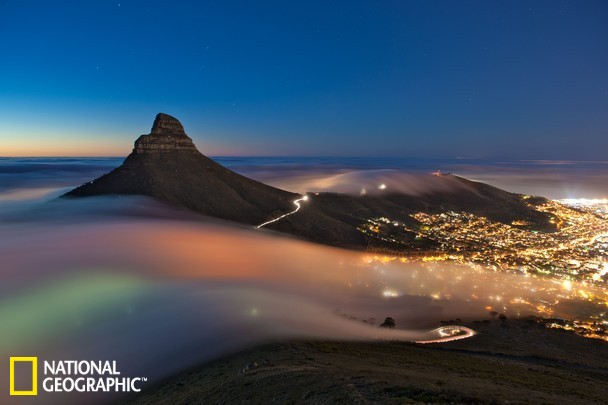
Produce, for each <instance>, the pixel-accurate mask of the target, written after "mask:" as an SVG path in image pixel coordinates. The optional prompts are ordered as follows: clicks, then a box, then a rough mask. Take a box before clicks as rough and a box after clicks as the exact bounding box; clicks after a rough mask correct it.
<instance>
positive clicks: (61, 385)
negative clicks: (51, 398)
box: [9, 357, 148, 395]
mask: <svg viewBox="0 0 608 405" xmlns="http://www.w3.org/2000/svg"><path fill="white" fill-rule="evenodd" d="M9 366H10V370H9V373H10V381H9V391H10V395H38V357H11V358H10V363H9ZM41 371H42V378H41V382H42V383H41V388H42V391H44V392H49V393H53V392H140V391H141V384H142V383H143V382H146V381H147V380H148V379H147V378H146V377H135V378H131V377H122V376H121V373H120V371H118V368H117V365H116V361H92V360H59V361H56V360H53V361H46V360H45V361H42V370H41ZM30 377H31V378H30Z"/></svg>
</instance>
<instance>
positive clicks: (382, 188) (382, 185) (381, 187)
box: [378, 184, 386, 190]
mask: <svg viewBox="0 0 608 405" xmlns="http://www.w3.org/2000/svg"><path fill="white" fill-rule="evenodd" d="M378 188H379V189H380V190H384V189H385V188H386V184H380V185H379V186H378Z"/></svg>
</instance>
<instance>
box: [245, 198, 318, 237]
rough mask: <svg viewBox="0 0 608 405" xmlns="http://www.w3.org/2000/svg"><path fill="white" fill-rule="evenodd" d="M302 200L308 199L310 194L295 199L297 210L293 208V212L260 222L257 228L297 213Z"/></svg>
mask: <svg viewBox="0 0 608 405" xmlns="http://www.w3.org/2000/svg"><path fill="white" fill-rule="evenodd" d="M300 201H308V196H307V195H305V196H304V197H302V198H298V199H297V200H294V201H293V203H294V204H295V206H296V209H295V210H293V211H291V212H288V213H287V214H283V215H281V216H280V217H277V218H275V219H271V220H270V221H266V222H264V223H263V224H260V225H258V226H256V227H255V229H260V228H261V227H263V226H266V225H268V224H272V223H273V222H277V221H280V220H281V219H283V218H285V217H288V216H289V215H292V214H295V213H296V212H298V211H299V210H300V208H301V205H300Z"/></svg>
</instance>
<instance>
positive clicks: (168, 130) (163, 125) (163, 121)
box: [133, 113, 198, 155]
mask: <svg viewBox="0 0 608 405" xmlns="http://www.w3.org/2000/svg"><path fill="white" fill-rule="evenodd" d="M175 151H190V152H197V153H198V151H197V149H196V146H194V143H193V142H192V139H190V137H189V136H188V135H186V132H185V131H184V127H183V125H182V124H181V122H179V120H178V119H177V118H175V117H172V116H170V115H168V114H164V113H158V114H157V115H156V118H155V119H154V124H153V125H152V131H151V132H150V134H148V135H142V136H140V137H139V138H138V139H137V140H136V141H135V147H134V148H133V153H135V154H153V155H158V154H161V153H166V152H175Z"/></svg>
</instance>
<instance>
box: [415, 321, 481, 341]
mask: <svg viewBox="0 0 608 405" xmlns="http://www.w3.org/2000/svg"><path fill="white" fill-rule="evenodd" d="M431 333H434V334H437V335H439V338H437V339H429V340H416V341H414V343H422V344H427V343H445V342H452V341H454V340H461V339H466V338H470V337H472V336H474V335H475V331H474V330H473V329H471V328H467V327H466V326H457V325H449V326H442V327H441V328H437V329H433V330H432V331H430V332H429V334H431Z"/></svg>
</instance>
